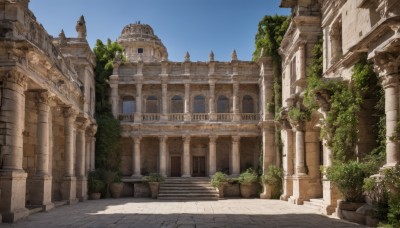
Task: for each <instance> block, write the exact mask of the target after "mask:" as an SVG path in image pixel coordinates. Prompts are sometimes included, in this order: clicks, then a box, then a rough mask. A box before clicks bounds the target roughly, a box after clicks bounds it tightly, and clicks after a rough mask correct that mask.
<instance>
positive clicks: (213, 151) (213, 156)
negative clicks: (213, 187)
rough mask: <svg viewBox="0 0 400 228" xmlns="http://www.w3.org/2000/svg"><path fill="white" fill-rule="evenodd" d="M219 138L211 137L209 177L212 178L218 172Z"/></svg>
mask: <svg viewBox="0 0 400 228" xmlns="http://www.w3.org/2000/svg"><path fill="white" fill-rule="evenodd" d="M216 141H217V136H210V142H209V150H210V151H209V154H208V158H209V163H208V175H209V176H210V177H211V176H212V175H214V174H215V172H216V171H217V145H216Z"/></svg>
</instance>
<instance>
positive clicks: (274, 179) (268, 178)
mask: <svg viewBox="0 0 400 228" xmlns="http://www.w3.org/2000/svg"><path fill="white" fill-rule="evenodd" d="M260 179H261V183H262V184H264V183H265V184H270V185H277V186H282V179H283V169H282V168H280V167H277V166H274V165H270V166H269V167H268V171H267V173H266V174H264V175H262V176H261V178H260Z"/></svg>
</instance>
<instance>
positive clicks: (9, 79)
mask: <svg viewBox="0 0 400 228" xmlns="http://www.w3.org/2000/svg"><path fill="white" fill-rule="evenodd" d="M1 74H2V75H1V77H2V80H3V90H2V104H1V107H0V108H1V112H0V128H1V131H0V137H1V140H2V141H3V142H7V143H6V144H3V145H2V146H1V154H2V159H3V164H2V169H1V172H0V189H1V198H0V212H1V214H2V216H3V221H4V222H15V221H17V220H18V219H20V218H23V217H26V216H28V215H29V211H28V210H27V209H26V208H25V191H26V177H27V174H26V173H25V171H24V170H23V169H22V159H23V135H22V133H23V131H24V125H25V94H24V92H25V91H26V88H27V79H26V77H25V75H23V74H21V73H19V72H16V71H10V72H6V73H1Z"/></svg>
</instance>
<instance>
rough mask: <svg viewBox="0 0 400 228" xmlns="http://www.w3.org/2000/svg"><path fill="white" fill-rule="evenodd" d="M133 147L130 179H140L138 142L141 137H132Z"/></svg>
mask: <svg viewBox="0 0 400 228" xmlns="http://www.w3.org/2000/svg"><path fill="white" fill-rule="evenodd" d="M132 139H133V147H132V177H135V178H140V177H141V176H142V175H141V173H140V161H141V160H140V159H141V158H140V140H141V139H142V138H141V137H137V136H136V137H132Z"/></svg>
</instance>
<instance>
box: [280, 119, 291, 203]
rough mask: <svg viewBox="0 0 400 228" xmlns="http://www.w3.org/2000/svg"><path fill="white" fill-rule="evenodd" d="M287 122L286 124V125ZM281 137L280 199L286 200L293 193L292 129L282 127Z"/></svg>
mask: <svg viewBox="0 0 400 228" xmlns="http://www.w3.org/2000/svg"><path fill="white" fill-rule="evenodd" d="M287 125H288V124H286V126H287ZM282 138H283V158H282V159H283V168H284V171H285V176H284V181H283V194H282V196H281V197H280V198H281V199H282V200H288V199H289V197H290V196H291V195H292V194H293V174H294V164H293V157H294V156H293V155H294V154H293V131H292V128H284V129H283V130H282Z"/></svg>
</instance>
